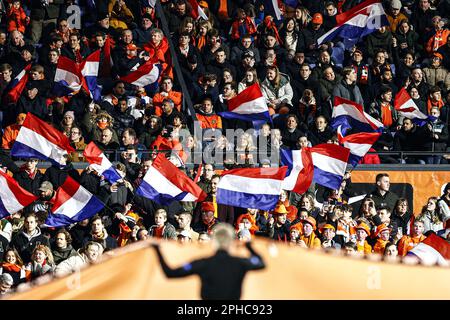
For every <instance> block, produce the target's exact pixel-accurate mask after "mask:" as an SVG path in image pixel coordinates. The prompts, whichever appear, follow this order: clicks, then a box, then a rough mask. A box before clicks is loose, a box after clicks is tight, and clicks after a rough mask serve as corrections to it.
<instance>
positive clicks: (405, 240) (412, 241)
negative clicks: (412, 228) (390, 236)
mask: <svg viewBox="0 0 450 320" xmlns="http://www.w3.org/2000/svg"><path fill="white" fill-rule="evenodd" d="M425 239H426V237H425V236H424V235H421V236H420V237H410V236H403V237H402V238H401V239H400V241H399V242H398V245H397V247H398V254H399V255H401V256H402V257H404V256H406V254H407V253H408V251H410V250H412V249H413V248H414V247H415V246H416V245H417V244H418V243H419V242H422V241H423V240H425Z"/></svg>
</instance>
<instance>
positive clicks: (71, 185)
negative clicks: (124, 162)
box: [45, 176, 105, 227]
mask: <svg viewBox="0 0 450 320" xmlns="http://www.w3.org/2000/svg"><path fill="white" fill-rule="evenodd" d="M104 206H105V205H104V204H103V203H102V202H101V201H100V200H98V199H97V198H96V197H95V196H94V195H92V193H90V192H89V191H87V190H86V189H85V188H84V187H83V186H81V185H80V184H79V183H78V182H76V181H75V180H73V179H72V178H71V177H70V176H67V179H66V181H64V183H63V184H62V185H61V186H60V187H59V188H58V189H57V190H56V194H55V198H54V200H53V207H52V209H51V213H50V214H49V215H48V217H47V220H46V221H45V224H46V225H47V226H49V227H62V226H67V225H69V224H72V223H76V222H79V221H82V220H85V219H89V218H91V217H92V216H94V215H95V214H96V213H97V212H99V211H100V210H102V209H103V208H104Z"/></svg>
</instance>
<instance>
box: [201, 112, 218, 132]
mask: <svg viewBox="0 0 450 320" xmlns="http://www.w3.org/2000/svg"><path fill="white" fill-rule="evenodd" d="M197 120H198V121H200V123H201V127H202V129H222V118H221V117H220V116H219V115H217V114H215V113H213V114H211V115H206V114H202V113H197Z"/></svg>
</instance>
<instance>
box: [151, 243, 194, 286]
mask: <svg viewBox="0 0 450 320" xmlns="http://www.w3.org/2000/svg"><path fill="white" fill-rule="evenodd" d="M152 247H153V248H155V250H156V254H157V255H158V259H159V262H160V263H161V268H162V269H163V272H164V274H165V275H166V277H167V278H181V277H186V276H190V275H192V274H194V272H193V268H192V264H191V263H187V264H185V265H183V266H182V267H180V268H176V269H172V268H170V267H169V266H168V265H167V263H166V261H165V260H164V257H163V256H162V254H161V250H160V249H159V246H158V245H155V244H152Z"/></svg>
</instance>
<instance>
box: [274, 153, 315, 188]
mask: <svg viewBox="0 0 450 320" xmlns="http://www.w3.org/2000/svg"><path fill="white" fill-rule="evenodd" d="M280 161H281V165H282V166H287V167H288V171H287V172H286V178H284V181H283V189H284V190H292V191H294V192H296V193H300V194H302V193H305V192H306V191H307V190H308V188H309V186H310V185H311V183H312V180H313V177H314V166H313V161H312V156H311V150H310V149H309V148H302V149H301V150H287V149H280Z"/></svg>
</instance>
